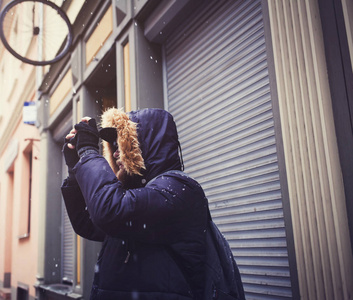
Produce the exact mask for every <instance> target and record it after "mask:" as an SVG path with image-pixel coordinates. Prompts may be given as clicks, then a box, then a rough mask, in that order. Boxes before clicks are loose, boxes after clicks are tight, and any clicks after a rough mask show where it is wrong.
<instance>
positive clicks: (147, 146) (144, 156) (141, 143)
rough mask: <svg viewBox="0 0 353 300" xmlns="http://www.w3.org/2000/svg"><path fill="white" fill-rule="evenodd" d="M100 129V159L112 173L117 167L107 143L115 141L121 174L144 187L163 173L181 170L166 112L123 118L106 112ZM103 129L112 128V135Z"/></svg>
mask: <svg viewBox="0 0 353 300" xmlns="http://www.w3.org/2000/svg"><path fill="white" fill-rule="evenodd" d="M101 127H102V128H103V129H102V130H101V131H100V133H101V134H100V135H101V138H102V139H104V140H103V156H104V157H105V158H106V160H107V161H108V163H109V165H110V166H111V168H112V169H113V171H114V173H117V171H118V167H117V165H116V160H115V159H114V158H113V151H114V150H113V149H112V146H111V145H110V144H109V143H108V142H107V141H110V142H111V141H112V140H111V139H112V138H113V139H116V141H117V144H118V146H119V151H120V160H121V162H122V163H123V164H124V167H125V170H126V171H127V172H128V174H129V175H133V176H134V177H135V178H136V179H137V178H138V179H139V180H141V181H142V182H144V183H147V182H148V181H150V180H151V179H152V178H154V177H156V176H157V175H159V174H161V173H163V172H166V171H169V170H180V169H181V162H180V157H179V140H178V133H177V129H176V125H175V122H174V120H173V117H172V115H171V114H170V113H168V112H167V111H165V110H163V109H154V108H148V109H143V110H137V111H132V112H130V113H128V114H127V113H125V112H123V111H122V110H120V109H116V108H110V109H108V110H107V111H105V112H104V113H103V115H102V119H101ZM106 127H110V128H111V127H113V128H116V133H115V132H114V131H113V133H114V134H112V129H106V130H104V128H106ZM107 133H108V134H107ZM142 179H145V180H142ZM141 181H140V182H141Z"/></svg>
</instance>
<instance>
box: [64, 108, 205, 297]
mask: <svg viewBox="0 0 353 300" xmlns="http://www.w3.org/2000/svg"><path fill="white" fill-rule="evenodd" d="M101 127H102V129H101V130H100V131H98V130H97V126H96V122H95V120H94V119H90V118H84V119H83V120H82V121H81V122H80V123H79V124H76V125H75V127H74V129H73V130H71V132H70V133H69V134H68V135H67V136H66V140H65V141H66V143H65V145H64V147H63V153H64V156H65V160H66V164H67V165H68V168H69V176H68V178H67V179H65V180H64V182H63V184H62V187H61V190H62V194H63V197H64V201H65V205H66V208H67V212H68V215H69V218H70V221H71V223H72V226H73V228H74V230H75V232H76V233H77V234H79V235H80V236H82V237H84V238H86V239H90V240H94V241H101V242H103V245H102V249H101V252H100V255H99V257H98V261H97V264H96V267H95V275H94V281H93V286H92V291H91V299H102V300H110V299H114V300H116V299H118V300H120V299H121V300H126V299H134V300H135V299H139V300H159V299H163V300H190V299H200V300H201V299H202V298H203V296H202V290H203V282H204V281H203V280H204V272H203V270H204V265H203V261H204V257H205V232H206V226H207V199H206V198H205V195H204V192H203V190H202V188H201V187H200V185H199V184H198V183H197V182H196V181H195V180H193V179H192V178H190V177H188V176H187V175H186V174H185V173H183V172H182V171H181V169H182V163H181V160H180V157H179V141H178V134H177V130H176V125H175V123H174V120H173V117H172V116H171V114H169V113H168V112H167V111H165V110H162V109H144V110H138V111H132V112H130V113H129V114H127V113H125V112H123V111H122V110H119V109H116V108H111V109H109V110H107V111H105V112H104V113H103V115H102V120H101ZM99 137H101V138H102V140H103V156H102V155H100V154H99V146H98V143H99ZM180 266H183V267H182V268H180Z"/></svg>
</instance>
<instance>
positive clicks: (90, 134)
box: [75, 119, 99, 153]
mask: <svg viewBox="0 0 353 300" xmlns="http://www.w3.org/2000/svg"><path fill="white" fill-rule="evenodd" d="M75 129H76V130H77V133H76V136H75V140H76V150H77V152H78V153H80V150H81V149H82V148H94V149H96V150H98V149H99V147H98V142H99V133H98V129H97V124H96V120H95V119H90V120H89V121H88V124H87V123H86V122H80V123H78V124H76V125H75Z"/></svg>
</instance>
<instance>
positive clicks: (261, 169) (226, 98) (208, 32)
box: [164, 0, 292, 299]
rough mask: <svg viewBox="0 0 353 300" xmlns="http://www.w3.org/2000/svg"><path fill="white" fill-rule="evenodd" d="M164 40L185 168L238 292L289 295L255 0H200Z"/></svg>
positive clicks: (169, 92) (258, 295) (169, 99)
mask: <svg viewBox="0 0 353 300" xmlns="http://www.w3.org/2000/svg"><path fill="white" fill-rule="evenodd" d="M205 3H207V5H202V7H200V8H199V9H198V10H197V11H195V13H193V15H192V16H190V18H188V19H187V20H185V21H184V22H183V23H182V24H180V25H179V27H178V28H176V29H175V31H174V32H173V34H172V35H171V36H170V37H169V38H168V40H167V41H166V42H165V44H164V62H165V76H166V78H165V79H166V91H165V93H166V98H167V105H168V110H169V111H170V112H171V113H172V114H173V116H174V118H175V121H176V123H177V126H178V131H179V137H180V141H181V147H182V151H183V158H184V163H185V171H186V172H187V173H188V174H190V175H191V176H192V177H194V178H195V179H197V180H198V181H199V182H200V184H201V185H202V186H203V188H204V189H205V192H206V195H207V197H208V199H209V203H210V209H211V213H212V216H213V218H214V221H215V223H216V224H218V226H219V228H220V229H221V231H222V232H223V233H224V235H225V236H226V238H227V239H228V241H229V243H230V245H231V247H232V250H233V252H234V255H235V257H236V260H237V263H238V265H239V268H240V271H241V274H242V279H243V282H244V287H245V290H246V296H247V299H288V298H291V297H292V292H291V281H290V272H289V262H288V251H287V243H286V232H285V225H284V216H283V207H282V196H281V187H280V181H279V170H278V162H277V153H276V142H275V132H274V122H273V113H272V103H271V96H270V86H269V78H268V70H267V56H266V47H265V38H264V25H263V17H262V8H261V1H260V0H257V1H207V2H205Z"/></svg>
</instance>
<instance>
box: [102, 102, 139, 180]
mask: <svg viewBox="0 0 353 300" xmlns="http://www.w3.org/2000/svg"><path fill="white" fill-rule="evenodd" d="M101 127H102V128H104V127H115V128H116V130H117V136H118V138H117V142H118V146H119V151H120V161H121V162H122V164H123V165H124V167H125V170H126V172H127V173H128V174H129V175H141V170H142V169H145V163H144V160H143V157H142V153H141V149H140V144H139V141H138V139H137V124H136V123H134V122H132V121H131V120H130V119H129V116H128V115H127V114H126V113H125V112H124V111H123V110H122V109H117V108H110V109H108V110H106V111H105V112H104V113H103V114H102V118H101ZM103 156H104V157H105V159H106V160H107V161H108V163H109V165H110V167H111V168H112V169H113V171H114V173H115V174H117V173H118V171H119V168H118V166H117V163H116V159H115V158H114V157H113V149H112V147H111V145H110V144H109V143H108V142H106V141H103Z"/></svg>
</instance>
